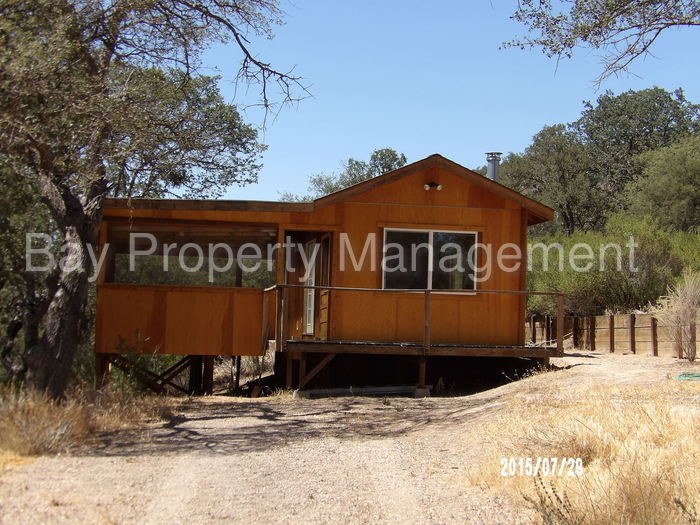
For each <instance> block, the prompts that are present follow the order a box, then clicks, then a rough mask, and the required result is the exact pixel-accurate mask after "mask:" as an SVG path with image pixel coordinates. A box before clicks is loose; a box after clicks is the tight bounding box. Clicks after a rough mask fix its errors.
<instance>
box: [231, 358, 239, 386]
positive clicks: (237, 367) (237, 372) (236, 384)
mask: <svg viewBox="0 0 700 525" xmlns="http://www.w3.org/2000/svg"><path fill="white" fill-rule="evenodd" d="M233 386H234V387H235V389H236V390H238V389H239V388H240V387H241V356H239V355H237V356H236V379H235V382H234V383H233Z"/></svg>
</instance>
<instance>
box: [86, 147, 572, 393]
mask: <svg viewBox="0 0 700 525" xmlns="http://www.w3.org/2000/svg"><path fill="white" fill-rule="evenodd" d="M552 217H553V211H552V209H551V208H549V207H547V206H544V205H543V204H540V203H538V202H536V201H534V200H532V199H530V198H528V197H525V196H524V195H521V194H519V193H517V192H515V191H513V190H511V189H509V188H507V187H505V186H503V185H501V184H499V183H498V182H496V181H495V180H492V179H491V178H489V177H487V176H483V175H481V174H479V173H476V172H474V171H471V170H469V169H467V168H465V167H463V166H460V165H459V164H456V163H455V162H452V161H450V160H448V159H446V158H444V157H442V156H440V155H437V154H436V155H431V156H429V157H427V158H425V159H423V160H420V161H418V162H415V163H412V164H409V165H406V166H404V167H402V168H400V169H397V170H395V171H392V172H389V173H386V174H384V175H381V176H379V177H376V178H374V179H371V180H368V181H365V182H362V183H360V184H357V185H354V186H352V187H349V188H346V189H344V190H342V191H339V192H336V193H333V194H331V195H327V196H325V197H322V198H319V199H316V200H315V201H313V202H308V203H307V202H303V203H301V202H261V201H225V200H169V199H162V200H161V199H107V201H106V204H105V210H104V218H103V221H102V224H101V227H100V233H99V243H100V252H99V256H100V258H101V259H102V260H103V263H102V264H101V265H100V268H99V273H98V279H97V313H96V320H97V323H96V338H95V339H96V341H95V350H96V353H97V360H96V361H97V367H98V377H102V376H103V375H104V374H105V372H106V371H107V370H108V368H109V366H111V365H117V366H122V367H128V366H131V365H129V361H128V360H127V359H125V358H124V355H127V354H175V355H181V356H183V358H182V361H180V362H179V363H178V364H177V365H174V366H173V367H171V369H169V370H166V371H165V372H163V373H155V372H152V371H147V370H140V371H139V373H140V374H141V375H142V376H143V377H144V378H145V379H148V380H150V382H151V383H152V384H153V386H156V387H158V386H159V385H160V386H161V387H163V386H164V385H165V384H168V383H171V379H172V377H174V375H175V374H177V373H179V372H181V371H183V370H185V369H186V368H189V370H190V374H191V375H190V381H191V383H190V384H191V385H192V381H193V379H192V377H193V376H192V374H193V370H196V373H195V376H196V377H195V380H194V384H195V388H197V385H199V387H200V388H203V389H204V391H207V390H210V388H211V385H210V383H211V368H212V366H213V365H212V363H213V356H255V355H262V354H263V353H265V352H266V351H269V350H271V349H272V348H274V351H275V374H276V376H278V377H279V379H280V381H281V382H282V383H283V384H286V386H287V387H289V388H298V389H304V388H308V387H309V386H313V385H314V384H320V383H323V382H324V381H325V383H324V384H326V385H327V384H328V383H329V382H330V383H333V382H334V381H340V382H342V380H343V379H344V378H345V379H347V378H348V376H349V375H352V378H350V379H349V381H350V382H355V383H361V382H363V376H365V375H366V376H367V377H374V376H373V374H375V372H376V366H375V364H376V363H382V367H384V368H387V367H388V368H389V369H394V370H395V371H399V372H400V373H399V374H398V376H400V379H399V381H409V382H411V383H412V384H414V385H416V386H417V388H418V389H423V390H424V389H426V387H427V383H426V371H429V370H430V362H431V361H432V360H435V361H437V360H438V359H439V358H440V357H450V358H452V359H453V360H454V359H465V358H470V357H489V358H503V357H517V358H530V359H540V360H547V359H548V358H549V357H552V356H556V355H560V354H561V353H562V348H563V347H562V339H563V334H562V333H561V327H563V322H559V323H557V326H558V327H559V330H558V331H557V334H556V340H552V341H548V342H547V344H544V345H539V346H532V345H528V344H526V342H525V308H526V297H527V295H528V293H529V292H527V291H526V272H527V261H526V254H527V231H528V227H529V226H531V225H534V224H538V223H541V222H544V221H549V220H551V219H552ZM501 259H502V260H501ZM552 295H554V296H555V297H554V299H555V300H556V304H557V305H558V314H559V315H560V316H561V315H563V298H562V297H561V296H558V295H557V294H552ZM368 356H374V357H376V358H377V359H378V360H375V361H367V360H366V358H367V357H368ZM363 358H364V359H363ZM373 363H374V364H373ZM375 375H376V374H375ZM373 380H374V379H373ZM379 380H380V381H381V379H379ZM395 380H396V377H394V378H392V379H391V381H395ZM365 382H366V381H365ZM202 384H203V385H204V386H203V387H201V385H202Z"/></svg>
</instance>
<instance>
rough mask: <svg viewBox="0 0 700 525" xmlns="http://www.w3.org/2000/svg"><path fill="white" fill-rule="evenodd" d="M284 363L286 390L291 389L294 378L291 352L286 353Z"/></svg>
mask: <svg viewBox="0 0 700 525" xmlns="http://www.w3.org/2000/svg"><path fill="white" fill-rule="evenodd" d="M285 361H286V363H285V364H286V365H287V367H286V370H285V376H286V377H285V384H286V385H287V390H291V389H292V378H293V377H294V376H293V374H294V370H293V369H292V367H293V366H294V361H293V360H292V353H291V352H286V356H285Z"/></svg>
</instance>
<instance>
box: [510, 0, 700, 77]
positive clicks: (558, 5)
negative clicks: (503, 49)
mask: <svg viewBox="0 0 700 525" xmlns="http://www.w3.org/2000/svg"><path fill="white" fill-rule="evenodd" d="M512 18H513V19H515V20H516V21H518V22H520V23H522V24H523V25H525V26H526V28H527V29H528V30H529V33H530V34H529V35H528V36H526V37H524V38H521V39H516V40H514V41H511V42H507V43H505V44H504V45H505V46H507V47H520V48H523V49H524V48H526V47H536V48H541V49H542V51H543V52H544V53H545V54H546V55H547V56H549V57H553V56H557V57H571V56H572V55H573V51H574V49H575V48H576V47H579V46H580V47H584V48H592V49H598V50H603V51H604V55H603V57H602V60H603V72H602V74H601V75H600V77H599V79H598V81H599V82H600V81H602V80H603V79H605V78H607V77H608V76H610V75H614V74H618V73H620V72H621V71H626V70H627V68H628V66H629V65H630V64H631V63H632V62H633V61H634V60H636V59H637V58H639V57H641V56H644V55H646V54H647V53H649V52H650V48H651V47H652V45H653V44H654V41H655V40H656V39H657V38H658V37H659V35H660V34H661V33H662V32H664V31H665V30H667V29H669V28H677V27H692V26H698V25H700V4H698V2H697V1H696V0H615V1H607V2H601V1H600V0H561V1H559V2H553V1H552V0H520V1H519V2H518V9H517V11H516V12H515V13H514V14H513V17H512Z"/></svg>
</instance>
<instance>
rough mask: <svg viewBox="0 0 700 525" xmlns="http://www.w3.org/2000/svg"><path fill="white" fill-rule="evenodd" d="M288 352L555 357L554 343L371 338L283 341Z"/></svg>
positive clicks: (556, 352) (555, 348) (556, 353)
mask: <svg viewBox="0 0 700 525" xmlns="http://www.w3.org/2000/svg"><path fill="white" fill-rule="evenodd" d="M285 348H286V350H287V351H289V352H305V353H339V354H376V355H416V356H423V355H425V356H460V357H531V358H544V357H556V356H557V355H559V354H558V351H557V347H556V346H507V345H454V344H439V343H432V344H431V345H430V348H429V350H428V352H427V353H426V352H425V348H424V345H423V343H385V342H374V341H299V340H288V341H286V345H285Z"/></svg>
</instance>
